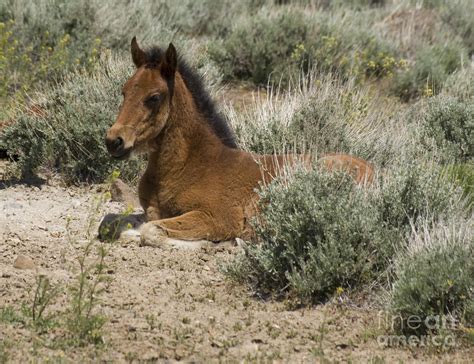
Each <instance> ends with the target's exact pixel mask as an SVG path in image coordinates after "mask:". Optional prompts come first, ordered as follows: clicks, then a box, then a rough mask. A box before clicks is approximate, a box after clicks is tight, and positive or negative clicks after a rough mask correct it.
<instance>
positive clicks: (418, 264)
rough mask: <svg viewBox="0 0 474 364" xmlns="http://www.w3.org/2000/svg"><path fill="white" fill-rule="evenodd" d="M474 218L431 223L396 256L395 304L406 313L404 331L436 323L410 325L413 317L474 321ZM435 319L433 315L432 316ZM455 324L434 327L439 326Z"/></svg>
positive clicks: (399, 312)
mask: <svg viewBox="0 0 474 364" xmlns="http://www.w3.org/2000/svg"><path fill="white" fill-rule="evenodd" d="M473 227H474V225H473V221H472V219H471V220H463V219H456V220H451V221H440V222H439V223H438V224H436V225H435V226H433V227H431V228H430V227H429V226H427V225H425V226H423V228H421V229H420V230H418V231H416V232H414V233H413V235H412V237H411V238H410V239H409V242H408V246H407V248H406V249H403V250H402V251H401V252H400V254H399V255H398V257H397V260H396V264H395V265H396V269H395V271H396V277H397V278H396V280H395V282H394V285H393V291H392V296H391V308H392V310H393V312H394V313H396V314H397V315H399V316H400V317H401V318H402V321H401V327H400V329H402V331H405V332H410V331H415V332H418V333H424V332H426V331H430V330H428V329H430V328H431V327H428V326H429V325H428V326H427V325H424V324H423V325H421V326H420V327H419V328H416V327H413V326H411V327H410V325H407V319H408V318H409V317H410V316H417V317H419V318H421V320H423V321H424V320H425V319H426V318H427V317H429V316H432V317H436V316H438V318H439V320H440V322H442V318H443V317H444V318H448V319H449V321H448V322H452V320H453V319H454V320H455V321H456V322H458V323H459V321H460V322H461V323H463V324H464V325H467V326H472V325H473V324H474V316H473V311H472V308H473V303H474V286H473V279H472V278H473V277H474V239H473V236H472V232H473ZM429 320H431V322H433V319H429ZM450 328H451V327H434V328H432V329H434V331H438V332H439V330H441V329H450Z"/></svg>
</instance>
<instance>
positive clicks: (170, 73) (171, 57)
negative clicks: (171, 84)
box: [161, 43, 178, 78]
mask: <svg viewBox="0 0 474 364" xmlns="http://www.w3.org/2000/svg"><path fill="white" fill-rule="evenodd" d="M177 66H178V54H177V53H176V48H175V47H174V45H173V43H170V45H169V46H168V49H167V50H166V53H165V59H164V62H163V65H162V67H161V72H162V73H163V76H165V77H168V78H173V77H174V74H175V72H176V67H177Z"/></svg>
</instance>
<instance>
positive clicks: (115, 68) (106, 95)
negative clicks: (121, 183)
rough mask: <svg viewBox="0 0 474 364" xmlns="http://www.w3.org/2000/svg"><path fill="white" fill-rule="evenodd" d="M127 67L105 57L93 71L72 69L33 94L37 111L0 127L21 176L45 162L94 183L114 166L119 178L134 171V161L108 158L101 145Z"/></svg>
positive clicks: (128, 70)
mask: <svg viewBox="0 0 474 364" xmlns="http://www.w3.org/2000/svg"><path fill="white" fill-rule="evenodd" d="M131 70H132V68H131V65H130V62H126V61H123V60H117V59H113V58H108V59H106V60H104V61H103V62H102V63H101V64H100V66H99V68H98V70H97V71H96V72H95V73H94V75H92V76H89V75H87V74H73V75H72V76H71V77H70V78H69V79H68V80H67V81H66V82H65V83H64V84H62V85H61V86H59V87H56V88H54V87H52V88H47V89H46V90H45V91H44V93H43V95H41V96H38V103H37V106H38V107H39V108H40V109H41V110H42V113H41V114H40V115H38V114H36V115H35V114H32V113H29V112H27V111H25V112H24V113H23V114H22V115H20V116H19V118H18V119H17V122H16V123H14V124H12V125H11V126H9V127H8V128H6V129H5V130H3V131H2V136H1V139H2V144H4V145H6V147H7V149H8V151H9V153H10V154H11V155H17V156H18V158H19V159H18V161H17V166H18V167H19V168H20V170H21V172H22V175H27V174H29V173H31V172H33V171H34V170H35V169H36V168H37V167H39V166H48V167H50V168H51V169H53V170H57V171H58V172H59V173H61V174H62V175H63V176H64V177H65V178H66V180H68V181H69V182H79V181H96V182H100V181H103V180H104V179H105V178H106V177H107V176H108V175H109V174H110V173H111V171H112V170H113V169H114V168H118V167H119V166H120V167H122V168H123V169H124V172H125V173H124V176H125V178H128V179H131V178H133V176H136V175H137V174H138V170H137V168H138V166H139V165H140V163H139V162H138V161H136V160H132V161H131V162H121V163H117V162H114V161H113V160H112V158H110V156H109V155H108V154H107V151H106V148H105V145H104V136H105V133H106V130H107V129H108V128H109V127H110V126H111V125H112V123H113V121H114V119H115V117H116V113H117V111H118V107H119V102H120V89H121V86H122V84H123V83H124V82H125V80H126V79H127V77H128V76H129V75H130V74H131ZM125 166H127V168H125Z"/></svg>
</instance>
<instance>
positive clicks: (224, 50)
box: [209, 6, 402, 86]
mask: <svg viewBox="0 0 474 364" xmlns="http://www.w3.org/2000/svg"><path fill="white" fill-rule="evenodd" d="M356 14H357V13H354V19H350V21H349V20H348V19H349V17H348V16H346V15H345V14H344V13H343V12H339V13H337V14H336V15H335V16H334V18H331V19H328V18H327V17H325V16H324V15H323V14H322V13H316V14H312V16H311V17H310V16H309V15H308V13H307V12H305V11H303V10H302V9H301V8H297V7H289V6H286V7H280V8H277V9H273V10H272V9H271V8H262V9H261V10H260V11H259V12H258V13H256V14H255V15H249V16H248V17H241V18H240V19H239V20H237V22H236V24H235V26H234V27H233V28H232V30H231V32H230V35H229V36H228V37H227V38H225V39H224V40H223V41H220V42H217V43H212V44H211V46H210V49H209V51H210V53H211V57H212V58H213V59H214V60H215V61H216V62H217V63H218V64H219V65H220V66H221V67H222V70H223V74H224V76H225V78H226V79H243V80H251V81H252V82H254V83H255V84H267V82H268V81H269V80H270V81H271V82H273V83H276V84H278V83H281V84H282V85H284V86H286V85H288V84H289V83H290V81H293V82H296V81H298V80H299V78H300V77H301V75H302V74H305V73H307V72H308V70H310V69H312V68H317V69H318V70H319V71H320V72H323V73H337V74H339V75H342V76H344V77H349V76H353V77H356V78H358V79H365V78H381V77H385V76H391V75H392V74H393V73H394V72H395V70H396V69H398V68H399V67H400V66H401V65H402V63H400V60H399V59H397V58H396V57H395V55H394V50H393V49H392V47H391V46H390V45H389V44H388V43H387V42H385V41H383V40H382V39H381V38H379V37H378V36H376V34H375V33H374V32H373V31H372V30H371V29H370V28H369V27H368V26H367V24H366V22H365V23H364V22H361V21H360V18H361V16H360V15H356Z"/></svg>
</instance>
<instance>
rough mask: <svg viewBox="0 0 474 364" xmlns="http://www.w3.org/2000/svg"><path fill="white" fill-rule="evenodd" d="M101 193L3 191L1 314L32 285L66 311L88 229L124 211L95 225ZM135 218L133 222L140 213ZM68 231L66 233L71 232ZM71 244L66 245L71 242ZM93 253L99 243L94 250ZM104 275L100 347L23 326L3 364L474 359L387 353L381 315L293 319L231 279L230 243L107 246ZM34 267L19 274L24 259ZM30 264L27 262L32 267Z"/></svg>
mask: <svg viewBox="0 0 474 364" xmlns="http://www.w3.org/2000/svg"><path fill="white" fill-rule="evenodd" d="M103 192H104V188H103V186H98V185H93V186H84V187H62V186H61V185H60V184H59V183H57V182H54V181H53V182H43V183H40V184H39V185H37V186H34V185H25V184H11V185H9V184H8V183H7V184H6V185H3V186H2V188H1V189H0V308H5V307H12V308H13V309H14V310H17V311H18V312H19V311H20V309H21V307H22V305H27V306H29V305H31V302H32V300H33V293H34V292H33V288H34V287H35V277H36V276H37V275H38V274H43V275H45V276H47V277H48V278H50V280H51V282H52V283H53V284H54V285H55V286H57V287H60V289H61V293H60V294H59V296H58V297H57V298H56V299H55V301H54V303H53V304H52V305H51V307H49V308H48V312H49V313H53V314H54V313H58V312H64V311H65V309H66V308H67V304H68V303H67V302H68V300H67V296H68V295H67V292H68V290H67V287H69V286H71V284H73V282H74V281H75V280H76V279H77V278H76V277H77V273H78V263H77V257H78V256H80V254H81V247H82V246H84V244H86V242H87V236H86V235H87V234H86V231H87V225H88V222H89V221H93V229H97V226H98V224H99V221H100V220H101V218H102V217H103V216H104V215H106V214H109V213H119V212H120V211H123V209H124V208H125V206H124V205H123V204H122V203H120V202H112V201H107V202H105V203H104V204H103V205H102V206H101V207H100V208H99V210H98V212H97V213H96V214H92V216H90V215H91V211H93V210H94V208H93V206H95V204H96V202H95V201H96V200H97V198H98V197H99V196H100V195H101V194H103ZM139 212H140V211H139V210H136V211H135V212H134V213H139ZM68 221H70V223H69V226H70V227H69V229H68V230H69V234H68V231H67V229H66V226H67V224H68ZM68 236H69V237H68ZM94 244H95V245H97V246H98V245H100V244H103V243H100V242H98V241H96V242H95V243H94ZM108 247H109V248H110V249H109V254H108V255H107V257H106V264H107V269H106V272H107V277H108V278H109V280H108V281H107V282H106V283H105V286H104V287H105V290H104V292H103V293H102V295H101V300H100V303H99V305H98V307H97V312H99V313H101V314H103V315H104V316H105V317H106V318H107V321H106V324H105V326H104V330H103V339H104V344H102V345H98V346H94V345H92V344H90V345H87V346H85V347H57V346H55V345H52V344H51V343H54V341H55V339H56V338H57V337H60V336H61V335H62V333H63V332H62V330H61V328H53V329H51V330H50V331H48V332H46V333H40V332H37V331H35V330H34V329H32V328H31V327H30V326H28V325H27V324H25V323H21V322H8V321H5V320H3V321H1V322H0V362H2V361H8V362H24V361H35V362H36V361H40V362H42V361H46V360H47V359H49V360H53V361H57V362H90V361H99V360H100V361H111V362H139V361H140V362H141V361H148V362H150V361H175V360H183V361H187V362H189V361H192V362H207V361H212V362H220V361H226V362H227V361H231V362H235V361H243V360H244V361H250V362H254V361H257V362H271V361H276V362H321V361H331V362H332V361H344V362H345V361H352V362H368V361H371V362H374V363H381V362H395V361H396V362H412V361H422V362H439V361H444V362H450V363H451V362H468V361H469V358H472V357H474V356H473V355H474V353H473V351H472V350H470V349H466V348H458V349H456V350H455V351H448V352H438V351H436V350H434V349H422V348H415V349H411V350H409V349H407V348H399V347H398V348H397V347H395V348H386V347H383V346H381V345H379V344H378V343H377V335H380V334H383V332H381V331H380V329H379V328H378V325H377V314H378V312H377V311H376V310H373V309H372V310H369V309H362V308H357V307H356V306H355V305H349V304H337V303H330V304H326V305H320V306H316V307H312V308H300V309H292V308H290V306H289V305H288V304H287V302H277V301H273V300H264V299H263V298H261V297H258V296H256V295H254V294H253V293H252V292H250V291H249V290H248V288H246V287H243V286H239V285H236V284H233V283H231V282H229V281H228V280H226V278H225V277H224V275H223V274H222V273H221V270H220V268H219V267H220V266H221V265H222V264H225V262H226V261H227V260H228V259H230V258H232V256H233V255H234V254H236V253H237V252H238V250H239V249H240V248H239V247H238V246H236V245H235V244H232V243H224V244H210V245H204V246H202V247H197V248H195V249H189V246H187V247H185V248H174V247H169V248H151V247H140V246H139V245H138V243H137V239H136V236H135V237H134V236H129V238H123V239H122V240H121V241H118V242H115V243H112V244H109V246H108ZM20 255H22V256H25V257H28V258H31V259H32V263H33V264H34V267H30V268H31V269H17V268H15V267H14V262H15V260H16V259H17V257H18V256H20ZM30 263H31V262H30Z"/></svg>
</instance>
